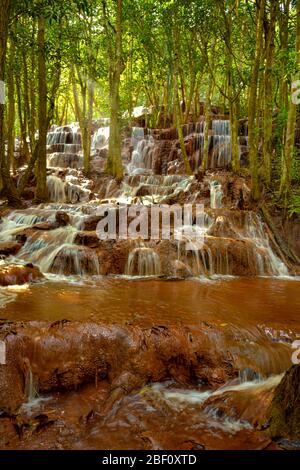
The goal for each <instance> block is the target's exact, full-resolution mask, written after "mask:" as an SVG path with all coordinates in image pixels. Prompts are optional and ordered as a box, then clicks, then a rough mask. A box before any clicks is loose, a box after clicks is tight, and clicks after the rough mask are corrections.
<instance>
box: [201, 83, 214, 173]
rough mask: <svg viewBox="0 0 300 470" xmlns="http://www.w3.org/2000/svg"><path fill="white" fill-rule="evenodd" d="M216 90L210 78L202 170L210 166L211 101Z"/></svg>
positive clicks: (206, 101)
mask: <svg viewBox="0 0 300 470" xmlns="http://www.w3.org/2000/svg"><path fill="white" fill-rule="evenodd" d="M213 89H214V81H213V78H212V77H210V78H209V85H208V89H207V94H206V99H205V112H204V136H203V139H204V142H203V159H202V169H203V170H206V169H207V164H208V152H209V126H210V113H211V99H212V94H213Z"/></svg>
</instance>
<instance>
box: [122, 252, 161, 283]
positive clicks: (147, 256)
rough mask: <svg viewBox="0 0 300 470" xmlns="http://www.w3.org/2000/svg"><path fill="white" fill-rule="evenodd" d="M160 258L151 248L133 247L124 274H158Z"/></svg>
mask: <svg viewBox="0 0 300 470" xmlns="http://www.w3.org/2000/svg"><path fill="white" fill-rule="evenodd" d="M160 272H161V267H160V259H159V256H158V254H157V253H155V251H154V250H152V249H151V248H147V247H144V246H141V247H138V248H135V249H134V250H132V251H131V252H130V253H129V256H128V261H127V266H126V270H125V274H127V275H129V276H159V275H160Z"/></svg>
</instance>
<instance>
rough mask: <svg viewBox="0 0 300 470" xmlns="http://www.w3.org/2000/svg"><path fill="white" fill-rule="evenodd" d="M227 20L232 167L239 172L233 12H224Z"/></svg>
mask: <svg viewBox="0 0 300 470" xmlns="http://www.w3.org/2000/svg"><path fill="white" fill-rule="evenodd" d="M224 17H225V18H224V20H225V26H226V31H225V44H226V49H227V60H226V64H227V79H228V81H227V95H228V104H229V119H230V142H231V161H232V169H233V171H234V172H236V173H238V172H239V171H240V158H239V145H238V121H237V106H236V102H237V99H238V94H237V93H236V91H235V86H234V79H233V67H232V13H231V12H228V13H224Z"/></svg>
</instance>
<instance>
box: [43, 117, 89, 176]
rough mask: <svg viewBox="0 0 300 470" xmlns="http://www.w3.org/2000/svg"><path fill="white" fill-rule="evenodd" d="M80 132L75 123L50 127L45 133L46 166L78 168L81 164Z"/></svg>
mask: <svg viewBox="0 0 300 470" xmlns="http://www.w3.org/2000/svg"><path fill="white" fill-rule="evenodd" d="M81 150H82V145H81V134H80V129H79V126H78V125H77V124H70V125H68V126H63V127H52V130H51V131H50V132H48V134H47V154H48V156H47V166H48V167H61V168H68V167H69V168H80V167H82V164H83V158H82V155H80V152H81Z"/></svg>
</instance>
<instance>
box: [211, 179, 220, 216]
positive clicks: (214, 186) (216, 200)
mask: <svg viewBox="0 0 300 470" xmlns="http://www.w3.org/2000/svg"><path fill="white" fill-rule="evenodd" d="M222 199H223V191H222V185H221V184H220V183H219V182H218V181H211V182H210V207H211V208H212V209H220V208H221V207H222Z"/></svg>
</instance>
